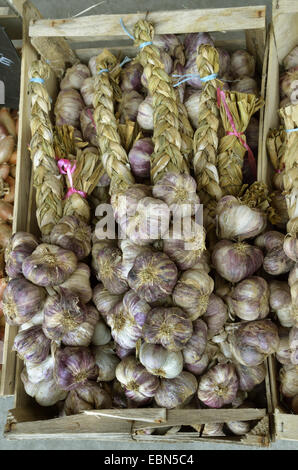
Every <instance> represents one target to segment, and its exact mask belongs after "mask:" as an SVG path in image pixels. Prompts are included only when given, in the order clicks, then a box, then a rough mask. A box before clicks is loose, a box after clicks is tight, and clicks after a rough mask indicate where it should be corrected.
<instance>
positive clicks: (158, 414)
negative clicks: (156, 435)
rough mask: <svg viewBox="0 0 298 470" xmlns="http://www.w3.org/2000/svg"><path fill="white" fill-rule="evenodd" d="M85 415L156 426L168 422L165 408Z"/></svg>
mask: <svg viewBox="0 0 298 470" xmlns="http://www.w3.org/2000/svg"><path fill="white" fill-rule="evenodd" d="M84 414H86V415H89V416H96V417H98V418H101V417H103V418H112V419H125V420H126V421H142V422H146V423H155V424H156V423H166V422H167V410H166V409H165V408H148V409H146V408H145V409H138V408H136V409H127V410H126V409H124V410H86V411H84Z"/></svg>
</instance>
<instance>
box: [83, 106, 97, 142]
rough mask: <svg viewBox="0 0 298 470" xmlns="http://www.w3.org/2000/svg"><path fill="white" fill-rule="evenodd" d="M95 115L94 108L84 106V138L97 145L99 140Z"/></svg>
mask: <svg viewBox="0 0 298 470" xmlns="http://www.w3.org/2000/svg"><path fill="white" fill-rule="evenodd" d="M93 115H94V110H93V109H92V108H84V109H83V110H82V111H81V113H80V126H81V129H82V134H83V138H84V140H85V141H86V142H89V143H90V145H93V146H94V147H97V146H98V140H97V135H96V127H95V122H94V117H93Z"/></svg>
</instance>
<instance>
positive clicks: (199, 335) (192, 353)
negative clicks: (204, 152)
mask: <svg viewBox="0 0 298 470" xmlns="http://www.w3.org/2000/svg"><path fill="white" fill-rule="evenodd" d="M206 346H207V325H206V323H205V322H204V321H203V320H201V319H200V318H199V319H197V320H195V321H194V322H193V333H192V336H191V338H190V339H189V340H188V342H187V343H186V345H185V346H184V348H183V359H184V362H185V364H196V363H197V362H198V361H199V360H200V359H201V358H202V356H203V354H204V352H205V349H206Z"/></svg>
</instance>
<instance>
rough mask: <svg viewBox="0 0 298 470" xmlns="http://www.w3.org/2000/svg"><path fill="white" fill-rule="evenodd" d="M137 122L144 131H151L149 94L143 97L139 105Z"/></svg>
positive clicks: (151, 103)
mask: <svg viewBox="0 0 298 470" xmlns="http://www.w3.org/2000/svg"><path fill="white" fill-rule="evenodd" d="M137 123H138V124H139V126H140V127H141V128H142V129H145V130H146V131H153V129H154V122H153V101H152V97H151V96H147V98H145V100H144V101H143V102H142V103H141V104H140V105H139V109H138V115H137Z"/></svg>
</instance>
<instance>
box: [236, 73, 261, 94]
mask: <svg viewBox="0 0 298 470" xmlns="http://www.w3.org/2000/svg"><path fill="white" fill-rule="evenodd" d="M232 90H233V91H238V92H239V93H247V94H250V95H258V94H259V90H258V84H257V81H256V80H255V79H254V78H252V77H242V78H240V79H239V80H237V81H236V82H235V83H234V85H233V86H232Z"/></svg>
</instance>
